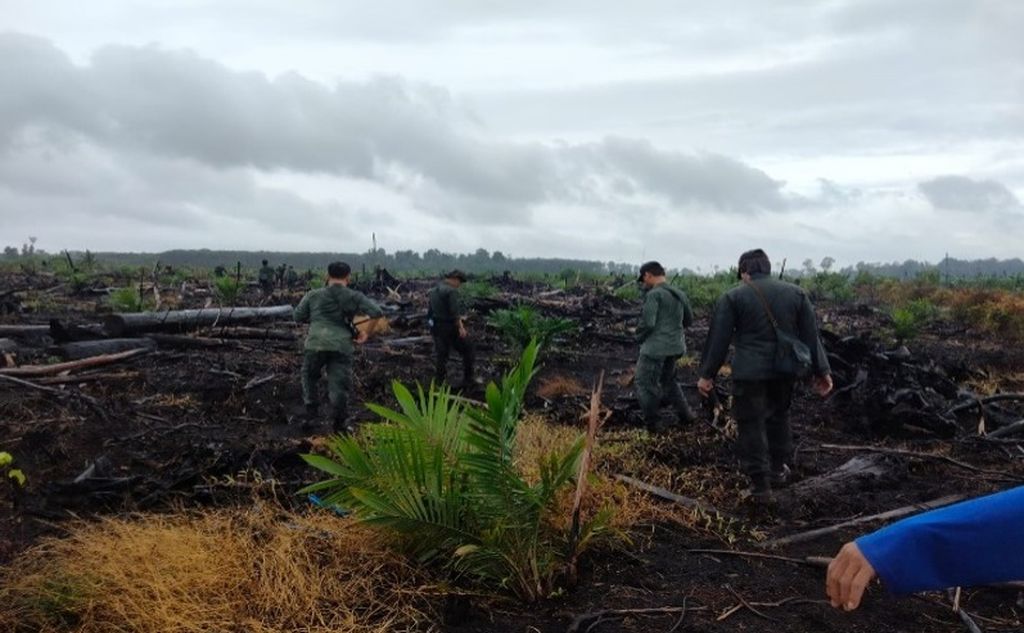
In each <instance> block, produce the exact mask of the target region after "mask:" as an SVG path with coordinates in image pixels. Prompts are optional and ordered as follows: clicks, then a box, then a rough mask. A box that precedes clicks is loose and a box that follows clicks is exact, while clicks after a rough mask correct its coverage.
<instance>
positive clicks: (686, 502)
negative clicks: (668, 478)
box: [615, 475, 729, 517]
mask: <svg viewBox="0 0 1024 633" xmlns="http://www.w3.org/2000/svg"><path fill="white" fill-rule="evenodd" d="M615 479H616V480H618V481H621V482H622V483H624V484H627V485H630V486H633V487H634V488H638V489H640V490H643V491H644V492H647V493H649V494H652V495H654V496H655V497H658V498H660V499H665V500H666V501H671V502H673V503H677V504H679V505H681V506H684V507H687V508H693V509H695V510H701V511H703V512H707V513H709V514H718V515H721V516H724V517H727V516H729V515H727V514H725V513H724V512H721V511H720V510H718V508H716V507H714V506H712V505H709V504H707V503H704V502H703V501H701V500H699V499H693V498H691V497H684V496H682V495H677V494H676V493H674V492H672V491H671V490H665V489H664V488H661V487H659V486H655V485H652V484H649V483H646V482H643V481H640V480H639V479H634V478H633V477H629V476H627V475H615Z"/></svg>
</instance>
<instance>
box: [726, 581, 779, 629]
mask: <svg viewBox="0 0 1024 633" xmlns="http://www.w3.org/2000/svg"><path fill="white" fill-rule="evenodd" d="M723 586H724V587H725V590H726V591H728V592H729V593H731V594H732V595H733V597H734V598H736V599H737V600H739V601H740V604H741V605H743V606H744V607H746V608H747V610H748V611H750V612H751V613H753V614H754V615H757V616H760V617H762V618H764V619H765V620H768V621H769V622H775V623H776V624H779V620H778V619H777V618H773V617H772V616H770V615H768V614H766V613H763V612H761V611H758V610H757V609H756V608H754V606H753V605H752V604H750V603H749V602H747V599H746V598H744V597H743V596H741V595H740V594H739V592H737V591H736V590H735V589H733V588H732V587H731V586H729V585H723ZM732 613H735V611H733V612H732ZM732 613H730V614H729V615H732ZM718 619H719V620H723V619H725V618H724V617H720V618H718Z"/></svg>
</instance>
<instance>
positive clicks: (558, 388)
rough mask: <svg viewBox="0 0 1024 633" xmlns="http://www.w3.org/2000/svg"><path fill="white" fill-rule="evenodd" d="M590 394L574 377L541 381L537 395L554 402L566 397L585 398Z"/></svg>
mask: <svg viewBox="0 0 1024 633" xmlns="http://www.w3.org/2000/svg"><path fill="white" fill-rule="evenodd" d="M589 393H590V390H589V389H587V388H586V387H584V386H583V385H582V384H581V383H580V381H578V380H576V379H575V378H573V377H572V376H562V375H557V376H551V377H550V378H545V379H543V380H542V381H541V383H540V386H539V387H537V395H538V396H540V397H541V398H544V399H545V400H554V399H555V398H562V397H565V396H583V395H587V394H589Z"/></svg>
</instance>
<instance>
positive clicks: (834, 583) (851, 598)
mask: <svg viewBox="0 0 1024 633" xmlns="http://www.w3.org/2000/svg"><path fill="white" fill-rule="evenodd" d="M875 576H876V574H875V568H874V567H872V566H871V563H870V562H868V559H866V558H864V554H862V553H861V551H860V548H859V547H857V544H856V543H854V542H852V541H851V542H849V543H847V544H846V545H843V547H842V548H841V549H840V550H839V553H838V554H836V557H835V558H833V559H832V562H831V563H829V564H828V575H827V576H826V578H825V591H826V592H827V593H828V599H829V602H831V604H832V606H833V607H835V608H837V609H843V610H844V611H853V610H854V609H856V608H857V607H859V606H860V600H861V598H862V597H863V596H864V590H865V589H866V588H867V586H868V583H870V582H871V581H872V579H874V578H875Z"/></svg>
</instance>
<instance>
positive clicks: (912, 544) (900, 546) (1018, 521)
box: [857, 486, 1024, 593]
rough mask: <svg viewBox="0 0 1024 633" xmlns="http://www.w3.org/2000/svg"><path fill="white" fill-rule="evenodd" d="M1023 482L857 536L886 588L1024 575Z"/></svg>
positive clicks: (978, 582)
mask: <svg viewBox="0 0 1024 633" xmlns="http://www.w3.org/2000/svg"><path fill="white" fill-rule="evenodd" d="M1022 536H1024V486H1020V487H1018V488H1013V489H1012V490H1007V491H1005V492H1000V493H997V494H994V495H989V496H987V497H980V498H978V499H972V500H970V501H964V502H962V503H958V504H955V505H951V506H949V507H946V508H940V509H938V510H932V511H930V512H925V513H923V514H919V515H917V516H913V517H910V518H909V519H904V520H903V521H899V522H897V523H894V524H892V525H890V526H888V527H885V528H882V529H881V530H878V531H877V532H872V533H871V534H868V535H866V536H863V537H861V538H859V539H857V546H858V547H859V548H860V551H861V552H862V553H863V554H864V556H865V558H867V559H868V562H870V563H871V566H872V567H874V568H875V571H876V572H878V576H879V577H880V578H881V579H882V581H883V582H884V583H885V586H886V588H887V589H888V590H889V591H891V592H893V593H915V592H918V591H929V590H935V589H945V588H947V587H960V586H964V587H968V586H977V585H984V584H989V583H996V582H1010V581H1014V580H1024V547H1022V546H1021V542H1020V541H1021V537H1022Z"/></svg>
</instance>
